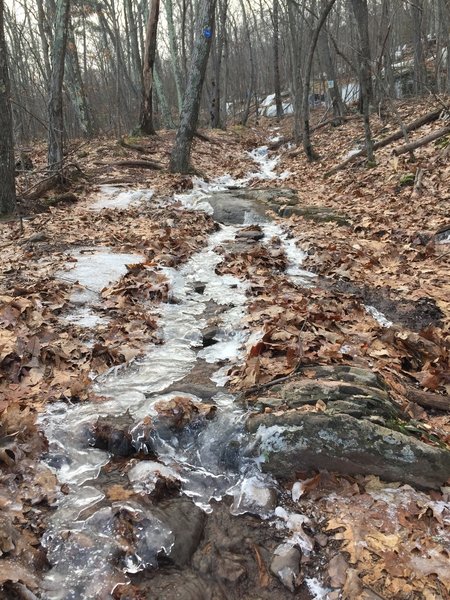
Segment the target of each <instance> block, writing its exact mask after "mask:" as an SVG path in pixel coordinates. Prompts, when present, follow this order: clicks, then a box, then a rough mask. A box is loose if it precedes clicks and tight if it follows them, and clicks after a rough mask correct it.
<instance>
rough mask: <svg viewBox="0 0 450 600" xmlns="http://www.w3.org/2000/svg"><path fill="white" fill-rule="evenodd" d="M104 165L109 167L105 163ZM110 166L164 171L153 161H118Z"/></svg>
mask: <svg viewBox="0 0 450 600" xmlns="http://www.w3.org/2000/svg"><path fill="white" fill-rule="evenodd" d="M102 164H103V165H104V166H108V165H106V164H105V163H102ZM110 165H111V166H116V167H128V168H131V169H152V170H154V171H162V170H163V169H164V167H163V166H162V165H161V164H159V163H157V162H154V161H153V160H118V161H116V162H113V163H110Z"/></svg>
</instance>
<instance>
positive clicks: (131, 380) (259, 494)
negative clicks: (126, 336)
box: [41, 147, 326, 600]
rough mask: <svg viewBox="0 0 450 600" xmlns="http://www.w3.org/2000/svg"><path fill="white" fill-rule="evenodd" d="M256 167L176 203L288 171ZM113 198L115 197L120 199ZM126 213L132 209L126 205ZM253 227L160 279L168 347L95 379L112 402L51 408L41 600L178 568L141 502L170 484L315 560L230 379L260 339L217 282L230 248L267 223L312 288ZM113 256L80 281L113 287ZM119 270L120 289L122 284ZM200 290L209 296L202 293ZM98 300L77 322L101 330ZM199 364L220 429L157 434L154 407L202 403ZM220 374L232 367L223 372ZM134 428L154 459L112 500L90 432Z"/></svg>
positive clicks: (223, 234)
mask: <svg viewBox="0 0 450 600" xmlns="http://www.w3.org/2000/svg"><path fill="white" fill-rule="evenodd" d="M251 156H252V157H253V159H254V160H255V163H256V165H257V167H258V170H257V171H256V172H254V173H250V174H249V175H248V176H247V177H246V178H244V179H241V180H239V181H236V180H232V179H231V178H230V177H222V178H220V179H217V180H215V181H214V182H212V183H205V182H203V181H200V180H198V181H196V183H195V186H194V189H193V190H192V191H191V192H190V193H189V194H184V195H178V196H176V197H175V198H174V201H176V202H178V203H179V202H181V203H182V204H183V205H184V206H185V207H186V208H188V209H197V210H206V211H208V212H210V213H211V212H212V207H211V205H210V204H209V203H208V197H210V196H211V194H214V193H215V192H219V191H223V190H229V189H230V187H232V186H233V187H237V188H243V187H245V186H246V184H247V182H248V181H250V180H251V179H252V180H253V179H255V178H259V179H274V180H275V179H277V178H280V177H281V178H283V177H284V175H281V176H279V175H277V174H276V173H275V168H276V165H277V162H278V159H277V158H276V157H275V158H270V157H269V153H268V149H267V147H262V148H258V149H256V150H255V151H253V152H252V153H251ZM105 193H106V190H105ZM109 193H111V194H112V193H117V190H110V191H109ZM147 194H148V193H147ZM137 197H138V196H136V194H134V196H132V198H134V199H136V198H137ZM148 197H151V194H148ZM116 203H117V204H119V205H120V206H121V207H123V205H124V197H123V196H122V197H121V198H120V199H119V201H118V202H116ZM103 205H104V204H101V206H103ZM244 220H245V222H244V223H243V224H236V225H222V226H221V227H220V229H219V230H218V231H216V232H215V233H213V234H212V235H211V236H210V238H209V242H208V244H207V246H206V247H205V248H204V249H203V250H201V251H200V252H198V253H196V254H195V255H193V256H192V257H191V258H190V260H189V261H188V262H187V263H186V264H184V265H183V266H181V267H180V268H179V269H172V268H165V267H164V268H162V269H161V270H162V272H163V273H164V274H165V276H166V277H167V278H168V280H169V282H170V286H171V295H172V298H174V299H176V302H170V303H165V304H163V305H162V306H160V307H158V321H159V324H160V327H161V329H162V336H163V339H164V343H163V344H161V345H155V346H152V347H150V348H149V349H148V351H147V353H146V355H145V357H144V358H142V359H141V360H139V361H136V362H134V363H132V364H130V365H128V366H126V367H124V368H120V369H117V368H116V369H112V370H111V371H109V372H107V373H106V374H104V375H103V376H101V377H99V378H97V380H96V382H95V383H94V385H93V391H94V392H95V393H96V394H98V395H100V396H104V397H105V398H106V400H104V401H102V402H91V403H82V404H78V405H70V404H68V403H62V402H58V403H55V404H52V405H50V406H49V407H48V409H47V412H46V413H45V414H44V415H43V417H42V418H41V425H42V428H43V430H44V432H45V435H46V436H47V438H48V441H49V451H48V455H47V457H46V459H45V460H46V463H47V464H48V465H49V466H50V468H51V469H52V470H53V471H54V472H55V473H56V476H57V478H58V481H59V483H60V484H61V486H62V489H63V490H64V493H61V494H60V495H59V500H58V505H57V508H56V510H55V512H54V514H53V515H52V517H51V519H50V522H49V524H48V529H47V531H46V533H45V535H44V539H43V544H44V545H45V547H46V549H47V553H48V560H49V563H50V565H51V568H50V570H49V572H48V573H47V575H46V577H45V581H44V592H43V597H44V598H46V599H47V600H78V599H97V598H99V599H100V598H101V599H102V600H103V599H107V598H114V597H115V596H114V591H115V590H116V589H117V587H118V586H121V585H125V586H126V585H127V584H128V583H129V582H130V576H132V574H136V573H139V572H141V571H144V570H146V569H149V568H155V569H156V568H158V564H159V561H160V560H161V557H166V558H167V557H168V558H169V559H170V556H171V552H172V551H173V548H174V547H175V546H176V543H177V540H176V532H174V531H173V527H172V526H171V522H170V518H166V517H165V516H164V514H162V513H161V511H158V510H157V509H155V508H154V507H153V504H152V502H151V501H148V500H147V501H142V502H138V501H137V500H136V498H139V497H142V498H144V499H145V497H146V496H149V495H151V493H152V492H153V491H154V490H155V488H156V487H157V485H158V481H160V480H161V479H163V480H164V479H166V480H169V481H172V482H176V483H177V485H178V486H179V489H180V493H181V495H182V496H183V497H185V498H188V499H189V502H192V503H194V504H195V505H196V506H197V507H199V508H200V509H201V510H202V511H204V512H205V513H211V512H212V511H213V510H214V508H213V506H214V502H218V501H221V500H222V499H223V498H224V497H225V496H229V497H230V502H229V505H230V508H229V511H230V512H231V514H232V515H236V518H239V517H238V515H243V514H245V513H249V514H252V515H257V516H259V517H260V518H261V519H264V520H266V522H270V523H273V525H274V526H275V527H277V528H278V529H283V530H284V531H285V533H284V534H283V535H284V537H285V539H284V542H283V544H282V545H281V546H280V547H279V548H278V549H277V550H278V551H279V553H280V554H281V553H282V552H286V551H288V550H289V549H290V548H292V547H294V546H297V547H300V549H301V550H302V551H303V552H306V553H310V552H312V548H310V547H308V544H307V543H306V542H305V536H304V535H302V530H301V525H302V523H303V522H304V519H305V518H304V517H303V516H302V515H300V514H293V513H292V512H289V511H288V510H286V509H285V508H284V507H283V506H280V505H277V502H279V501H280V500H276V501H275V502H274V501H273V498H274V497H275V498H277V487H278V486H277V482H276V481H274V480H273V479H272V478H271V477H270V476H268V475H266V474H263V473H262V472H261V468H260V466H261V460H263V459H262V458H261V457H260V456H258V455H257V453H256V455H255V452H254V444H255V436H253V439H252V438H251V436H250V435H249V434H248V433H246V431H245V428H244V421H245V417H246V413H245V410H244V409H243V408H242V407H241V406H240V405H238V404H237V403H235V398H234V396H233V395H231V394H230V393H228V392H227V390H226V387H225V384H226V381H227V376H226V372H227V371H228V370H229V368H230V367H231V366H232V365H233V364H236V363H238V362H239V361H242V360H243V357H244V356H245V352H246V349H247V348H248V347H249V346H250V345H251V344H254V343H255V341H256V339H257V335H256V337H255V334H253V336H250V335H249V334H248V332H247V331H246V330H245V328H244V326H243V325H240V324H241V323H242V320H243V318H244V317H245V315H246V311H247V296H246V283H245V282H242V281H240V280H238V279H236V278H235V277H233V276H231V275H218V274H216V272H215V269H216V267H217V265H218V264H219V263H220V262H221V261H222V260H223V257H222V255H221V254H220V253H219V252H218V250H219V249H220V248H221V246H222V245H223V244H224V243H226V242H232V241H233V240H234V238H235V237H236V234H237V233H238V232H239V231H240V229H242V228H243V227H245V226H246V225H248V224H250V223H255V222H258V223H260V226H261V228H262V231H263V233H264V239H265V240H267V242H269V241H270V240H271V238H273V237H274V236H277V237H278V238H279V239H280V240H281V241H282V244H283V245H284V249H285V252H286V255H287V257H288V261H289V266H288V269H287V275H288V276H289V277H291V278H292V279H293V280H294V281H295V282H296V283H299V284H301V285H305V284H307V282H308V281H310V279H311V274H310V273H307V272H305V271H303V270H302V269H301V266H300V265H301V262H302V260H303V258H304V254H303V252H302V251H301V250H299V249H298V248H297V247H296V245H295V241H294V240H290V239H288V237H287V235H286V234H285V232H284V231H283V230H282V229H281V228H280V227H279V226H278V225H276V224H275V223H273V222H270V221H268V220H266V219H265V218H263V217H261V216H260V215H258V214H256V213H252V211H249V212H248V213H247V214H246V215H245V219H244ZM114 256H116V255H108V254H106V255H105V253H102V252H99V261H100V262H99V264H96V261H95V260H90V261H89V263H90V265H91V269H90V270H89V267H87V265H86V264H81V263H80V265H79V270H78V271H77V268H75V270H74V271H73V272H72V275H71V276H72V277H73V278H74V279H76V280H77V281H79V282H80V283H83V282H91V283H92V281H97V286H98V287H99V288H101V287H102V286H103V285H105V282H103V281H102V280H101V279H100V280H99V279H98V274H99V269H100V270H101V263H102V261H103V260H104V261H105V265H106V266H109V268H110V267H111V265H110V263H111V261H114ZM131 259H132V260H133V261H134V262H136V260H138V259H139V257H136V256H132V257H130V256H125V257H121V256H120V255H117V256H116V260H117V262H118V263H120V261H121V260H122V264H121V265H120V268H123V263H124V262H130V260H131ZM120 268H119V270H118V272H117V274H116V276H117V277H118V276H119V275H120V274H122V273H121V272H120ZM83 269H84V270H83ZM93 271H94V273H93ZM69 273H70V272H69ZM66 275H67V274H66ZM111 277H112V274H111V273H110V276H109V278H110V279H111ZM199 284H201V286H202V293H198V285H199ZM98 291H99V289H98ZM94 292H95V290H94ZM91 293H92V290H91ZM90 300H92V299H89V298H85V299H84V301H85V304H84V307H83V309H82V313H81V314H75V315H72V316H71V317H70V316H69V318H72V320H76V319H78V321H79V322H80V324H82V325H83V324H84V325H85V326H87V327H89V326H90V325H91V324H92V323H93V322H94V321H93V320H92V318H90V316H89V314H88V305H89V301H90ZM210 303H215V305H216V306H220V307H221V311H220V322H219V327H218V330H217V334H216V343H215V344H214V345H211V346H208V347H206V348H205V347H203V346H202V330H204V329H205V327H207V325H208V323H207V306H208V304H210ZM77 310H78V311H79V310H80V309H77ZM83 311H84V312H83ZM86 311H87V312H86ZM199 360H202V361H204V362H206V363H207V364H209V365H210V366H211V367H212V370H211V372H212V375H211V377H210V379H211V385H213V386H216V390H217V391H215V393H214V394H213V395H212V398H211V400H210V402H211V403H213V404H214V405H215V407H216V411H215V414H214V417H213V418H211V419H204V420H203V421H202V423H201V425H197V426H196V427H192V428H191V427H186V428H184V429H183V430H182V431H179V432H174V431H173V430H170V429H167V428H159V429H158V427H156V428H155V427H153V428H152V429H151V430H149V427H148V423H149V418H150V419H152V420H153V421H155V422H156V423H157V413H156V411H155V409H154V405H155V403H156V402H159V403H160V402H161V401H170V400H171V399H173V398H174V397H176V396H183V397H189V398H191V399H192V400H194V401H196V402H199V403H200V402H202V400H201V398H199V397H196V395H195V394H192V393H186V391H185V390H184V389H183V386H182V384H180V389H177V382H181V381H182V380H183V378H185V377H186V376H187V375H188V374H189V373H190V372H192V370H193V369H194V367H195V365H196V363H197V362H198V361H199ZM224 361H226V363H225V366H223V365H224ZM218 365H222V366H221V367H220V368H214V366H216V367H218ZM169 388H170V391H167V390H168V389H169ZM124 416H125V417H126V419H127V420H128V422H129V423H130V428H129V431H130V432H131V436H132V444H133V447H134V448H135V450H136V451H141V452H144V453H149V454H150V455H151V456H149V459H148V460H136V459H132V458H131V459H129V460H128V462H127V464H126V468H124V469H123V472H122V473H121V476H122V478H125V479H126V480H127V485H128V486H130V487H131V489H132V490H133V491H134V492H136V494H134V495H133V496H132V497H131V498H127V499H117V500H114V499H113V500H111V497H108V495H107V494H106V493H105V478H107V477H108V473H107V465H108V464H109V463H110V459H111V454H110V453H109V452H107V451H106V450H102V449H98V448H94V447H92V446H91V445H90V444H89V442H88V438H89V436H88V434H87V432H89V431H90V430H92V427H93V426H94V425H95V423H96V422H97V421H98V419H99V418H112V419H114V418H118V419H120V418H123V417H124ZM275 433H276V432H275ZM265 435H267V433H266V434H265ZM227 448H228V449H229V448H234V449H235V450H234V451H233V452H234V454H233V456H232V457H231V458H230V456H227V450H226V449H227ZM152 457H157V458H158V460H157V461H156V460H153V459H152ZM110 483H111V482H110ZM113 497H114V496H113ZM118 515H120V516H121V518H122V525H121V527H122V528H123V527H124V525H123V521H124V519H125V521H126V523H127V524H128V525H127V526H128V527H131V528H132V540H133V542H132V543H130V542H129V541H128V542H127V541H125V540H124V537H125V538H126V536H124V534H123V531H122V532H121V531H120V527H119V526H118ZM283 568H284V569H285V572H284V573H281V574H280V579H281V581H283V577H284V578H285V580H286V581H288V586H289V585H291V586H292V578H293V577H294V575H295V574H294V573H293V572H292V573H291V572H290V570H289V569H290V567H289V566H286V567H283ZM289 582H290V583H289ZM306 583H307V585H308V587H309V590H310V592H311V594H310V595H311V597H313V598H317V599H319V598H325V597H326V589H325V588H323V587H322V586H321V585H320V583H319V581H317V580H316V579H314V578H311V579H309V580H307V581H306ZM286 591H287V590H286ZM149 597H153V596H149ZM157 597H158V598H159V597H163V596H157ZM170 597H172V596H170ZM175 597H176V598H178V597H182V596H178V595H174V596H173V598H175ZM193 597H194V596H193ZM167 598H168V596H167Z"/></svg>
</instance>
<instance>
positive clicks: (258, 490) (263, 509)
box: [227, 473, 277, 519]
mask: <svg viewBox="0 0 450 600" xmlns="http://www.w3.org/2000/svg"><path fill="white" fill-rule="evenodd" d="M227 493H228V494H229V495H232V496H233V497H234V501H233V506H232V507H231V514H233V515H243V514H245V513H250V514H253V515H258V516H259V517H261V518H263V519H267V518H269V517H272V516H273V515H274V509H275V503H276V499H277V491H276V484H275V482H274V480H273V479H272V478H271V477H269V476H267V475H262V474H260V473H258V474H257V475H253V476H251V477H246V478H244V479H243V480H241V481H239V482H238V483H237V484H236V485H235V486H234V487H232V488H231V489H230V490H228V492H227Z"/></svg>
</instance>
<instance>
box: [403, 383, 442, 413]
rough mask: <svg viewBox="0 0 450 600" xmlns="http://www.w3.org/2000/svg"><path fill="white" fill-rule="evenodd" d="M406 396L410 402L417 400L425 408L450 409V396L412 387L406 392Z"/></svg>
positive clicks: (416, 402)
mask: <svg viewBox="0 0 450 600" xmlns="http://www.w3.org/2000/svg"><path fill="white" fill-rule="evenodd" d="M406 398H407V399H408V400H409V401H410V402H415V404H418V405H419V406H422V407H423V408H436V409H438V410H445V411H450V397H449V396H441V394H435V393H434V392H425V391H423V390H416V389H413V388H410V389H408V390H407V392H406Z"/></svg>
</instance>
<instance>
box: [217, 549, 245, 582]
mask: <svg viewBox="0 0 450 600" xmlns="http://www.w3.org/2000/svg"><path fill="white" fill-rule="evenodd" d="M239 558H240V557H239V556H237V555H233V554H231V553H230V552H224V554H223V555H222V557H221V559H220V560H219V561H218V563H217V569H216V574H217V576H218V577H219V578H220V579H222V581H225V582H228V583H234V584H236V583H237V582H238V581H240V580H242V579H243V578H244V577H245V575H246V570H245V568H244V567H243V566H242V565H241V564H240V562H239Z"/></svg>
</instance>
